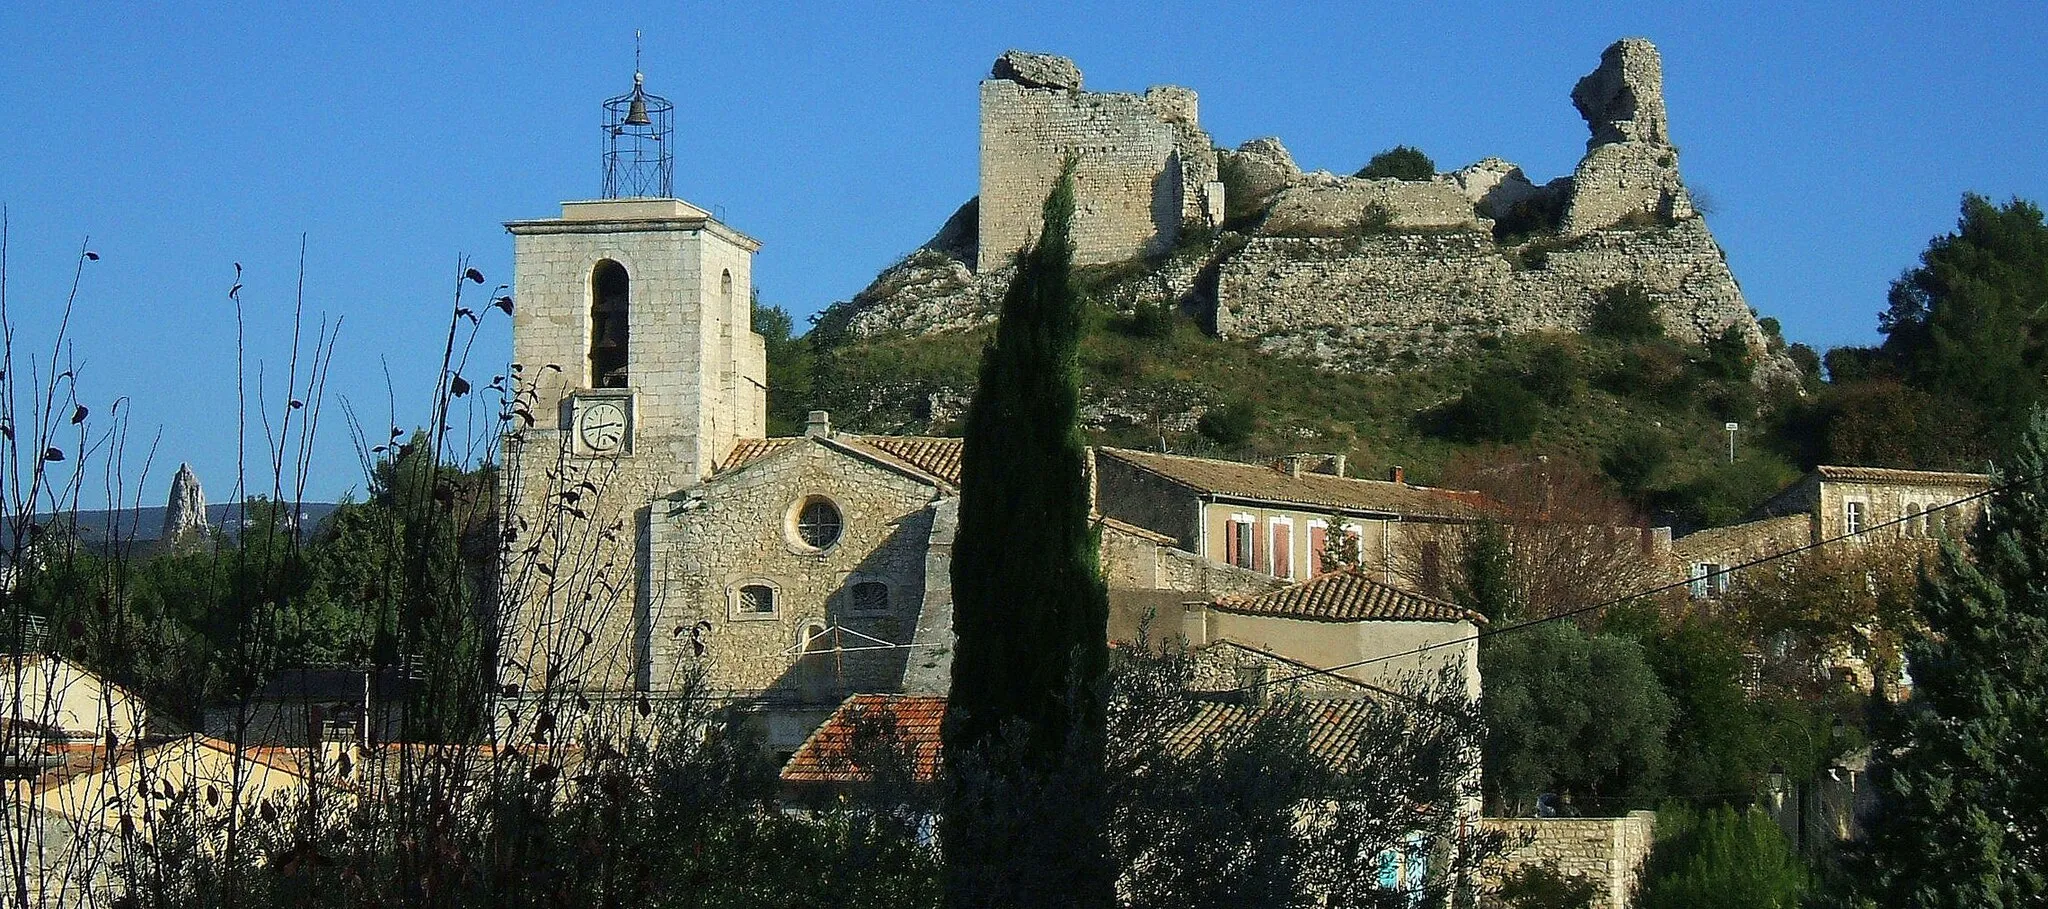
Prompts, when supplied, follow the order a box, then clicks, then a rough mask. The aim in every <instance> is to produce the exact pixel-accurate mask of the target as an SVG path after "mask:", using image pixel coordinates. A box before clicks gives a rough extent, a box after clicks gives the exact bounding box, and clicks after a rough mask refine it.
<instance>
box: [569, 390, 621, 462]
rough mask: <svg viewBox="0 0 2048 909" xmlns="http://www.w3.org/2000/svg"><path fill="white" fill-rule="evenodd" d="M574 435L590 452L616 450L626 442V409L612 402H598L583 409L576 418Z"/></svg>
mask: <svg viewBox="0 0 2048 909" xmlns="http://www.w3.org/2000/svg"><path fill="white" fill-rule="evenodd" d="M576 435H577V437H578V438H580V439H582V440H583V445H584V447H585V448H588V449H590V450H591V451H598V452H608V451H616V450H618V447H619V444H620V443H622V442H624V441H625V440H626V409H625V408H624V407H620V406H619V405H618V404H617V403H615V402H612V401H598V402H595V403H593V404H590V405H588V406H586V407H584V408H583V412H582V413H581V414H578V415H577V417H576Z"/></svg>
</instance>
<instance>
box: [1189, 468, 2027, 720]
mask: <svg viewBox="0 0 2048 909" xmlns="http://www.w3.org/2000/svg"><path fill="white" fill-rule="evenodd" d="M2038 479H2041V475H2035V476H2027V477H2020V478H2018V479H2014V480H2010V481H2007V482H2004V483H2000V484H1997V485H1993V486H1991V487H1989V488H1987V489H1985V490H1984V491H1983V492H1979V493H1974V494H1972V495H1967V496H1964V497H1962V498H1960V499H1957V500H1955V501H1953V502H1949V503H1948V504H1946V505H1937V506H1935V507H1933V508H1929V509H1927V510H1925V511H1920V512H1915V513H1913V514H1909V515H1905V516H1903V517H1898V518H1893V519H1892V520H1889V521H1883V522H1880V523H1877V524H1873V525H1871V526H1869V527H1867V528H1864V529H1862V530H1859V531H1857V532H1855V533H1845V534H1842V535H1840V536H1835V537H1829V538H1828V539H1825V540H1819V541H1816V542H1813V543H1808V544H1806V545H1804V546H1800V547H1798V548H1795V549H1788V550H1785V551H1784V552H1779V553H1773V554H1771V555H1767V556H1763V557H1762V558H1758V559H1752V560H1750V561H1747V562H1743V563H1742V564H1740V565H1729V566H1726V567H1724V568H1721V569H1720V570H1718V571H1712V572H1708V573H1707V574H1704V575H1701V576H1699V577H1689V578H1686V579H1685V580H1682V581H1674V582H1672V583H1669V584H1661V585H1658V586H1656V587H1652V588H1649V589H1648V590H1639V591H1636V592H1635V593H1629V594H1623V595H1621V596H1618V597H1614V598H1612V599H1608V600H1603V601H1601V602H1598V603H1594V604H1592V605H1589V606H1581V607H1578V608H1576V609H1569V610H1566V611H1564V612H1558V613H1553V614H1551V615H1547V616H1544V617H1543V618H1540V619H1530V620H1529V621H1526V622H1517V623H1515V624H1513V625H1503V626H1501V627H1499V628H1488V629H1485V630H1483V631H1480V632H1478V633H1476V634H1473V635H1472V636H1471V637H1463V638H1458V639H1456V640H1452V641H1438V642H1436V643H1434V644H1424V645H1422V646H1420V647H1416V648H1414V649H1412V650H1403V651H1401V652H1399V653H1389V654H1386V655H1384V656H1376V657H1368V658H1366V659H1363V660H1356V661H1353V662H1350V663H1343V664H1340V665H1337V666H1331V667H1328V668H1324V669H1310V670H1308V671H1306V672H1297V673H1295V674H1293V675H1286V676H1281V677H1279V678H1277V679H1267V680H1264V681H1259V682H1252V683H1249V684H1245V685H1240V686H1238V687H1236V688H1230V689H1226V690H1225V691H1224V692H1222V693H1232V692H1240V691H1250V690H1252V689H1255V688H1262V687H1266V686H1269V685H1282V684H1286V683H1288V682H1296V681H1300V680H1302V679H1308V678H1315V677H1317V676H1326V675H1336V674H1337V673H1339V672H1342V671H1344V670H1346V669H1357V668H1359V667H1361V666H1370V665H1372V664H1374V663H1385V662H1388V661H1390V660H1398V659H1402V658H1404V657H1411V656H1419V655H1421V654H1424V653H1428V652H1430V651H1432V650H1437V649H1440V648H1444V647H1455V646H1458V645H1460V644H1469V643H1472V642H1474V641H1478V640H1481V639H1483V638H1490V637H1493V636H1494V635H1499V634H1507V633H1508V632H1510V631H1522V630H1524V629H1528V628H1534V627H1536V626H1538V625H1542V624H1545V623H1547V622H1555V621H1558V620H1559V619H1569V618H1575V617H1577V616H1581V615H1584V614H1586V613H1589V612H1595V611H1598V610H1601V609H1606V608H1608V607H1610V606H1619V605H1621V604H1622V603H1626V602H1628V601H1630V600H1634V599H1640V598H1642V597H1647V596H1654V595H1656V594H1660V593H1664V592H1666V591H1670V590H1677V589H1678V588H1680V587H1687V586H1690V585H1692V584H1693V583H1694V582H1697V581H1701V580H1707V581H1711V580H1714V579H1717V578H1722V577H1725V576H1727V575H1730V574H1734V573H1735V572H1737V571H1742V570H1744V569H1749V568H1755V567H1756V566H1758V565H1763V564H1766V563H1769V562H1775V561H1778V560H1779V559H1786V558H1790V557H1792V556H1796V555H1803V554H1805V553H1808V552H1812V551H1814V550H1816V549H1820V548H1821V547H1823V546H1828V545H1830V544H1833V543H1839V542H1842V541H1843V540H1849V539H1854V538H1856V537H1860V536H1865V535H1868V534H1871V533H1874V532H1876V531H1879V530H1883V529H1885V528H1887V527H1893V526H1896V525H1899V524H1904V523H1906V522H1908V521H1912V520H1914V519H1915V518H1919V517H1923V516H1925V515H1930V514H1933V513H1935V512H1937V511H1944V510H1947V509H1950V508H1954V507H1956V506H1958V505H1963V504H1966V503H1969V502H1974V501H1977V500H1978V499H1983V498H1987V497H1989V496H1992V495H1995V494H1997V493H2001V492H2004V491H2006V490H2008V489H2012V488H2014V487H2017V486H2019V485H2021V484H2024V483H2031V482H2033V481H2035V480H2038Z"/></svg>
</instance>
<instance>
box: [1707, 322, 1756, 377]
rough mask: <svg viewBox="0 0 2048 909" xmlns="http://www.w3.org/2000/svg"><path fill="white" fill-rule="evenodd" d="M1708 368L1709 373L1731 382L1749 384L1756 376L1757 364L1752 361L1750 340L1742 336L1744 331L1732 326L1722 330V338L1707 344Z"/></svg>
mask: <svg viewBox="0 0 2048 909" xmlns="http://www.w3.org/2000/svg"><path fill="white" fill-rule="evenodd" d="M1706 366H1707V372H1709V373H1711V374H1712V375H1713V376H1715V377H1716V378H1720V379H1726V380H1728V381H1730V382H1747V381H1749V377H1750V376H1752V375H1755V374H1756V362H1755V361H1754V360H1752V359H1750V355H1749V340H1748V339H1747V338H1744V337H1743V336H1742V329H1740V328H1737V327H1735V326H1733V325H1730V326H1728V327H1727V328H1725V329H1722V331H1721V336H1720V337H1718V338H1715V339H1714V340H1712V341H1708V342H1707V363H1706Z"/></svg>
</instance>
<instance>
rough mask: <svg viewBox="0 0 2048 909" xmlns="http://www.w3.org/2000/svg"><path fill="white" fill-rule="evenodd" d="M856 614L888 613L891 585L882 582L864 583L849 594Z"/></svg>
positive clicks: (849, 591)
mask: <svg viewBox="0 0 2048 909" xmlns="http://www.w3.org/2000/svg"><path fill="white" fill-rule="evenodd" d="M847 599H848V600H849V601H850V605H851V607H852V611H854V612H888V611H889V585H887V584H884V583H882V582H880V581H862V582H860V583H858V584H855V585H853V587H852V588H850V589H849V590H848V592H847Z"/></svg>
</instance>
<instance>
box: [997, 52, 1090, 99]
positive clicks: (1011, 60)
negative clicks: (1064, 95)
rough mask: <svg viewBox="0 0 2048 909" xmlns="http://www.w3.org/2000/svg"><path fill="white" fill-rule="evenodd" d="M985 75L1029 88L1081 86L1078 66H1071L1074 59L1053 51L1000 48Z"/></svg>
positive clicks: (1078, 88) (1073, 88)
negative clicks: (1058, 54)
mask: <svg viewBox="0 0 2048 909" xmlns="http://www.w3.org/2000/svg"><path fill="white" fill-rule="evenodd" d="M989 76H990V77H991V78H995V79H1008V80H1010V81H1011V82H1015V83H1017V84H1019V85H1024V86H1028V87H1031V88H1063V89H1066V90H1067V91H1070V92H1077V91H1080V90H1081V68H1080V67H1078V66H1075V65H1074V61H1072V60H1069V59H1067V58H1065V57H1061V56H1056V55H1053V54H1034V53H1031V52H1030V51H1020V50H1012V51H1004V52H1003V55H1002V56H1000V57H997V58H996V65H995V68H994V69H992V70H990V71H989Z"/></svg>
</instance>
